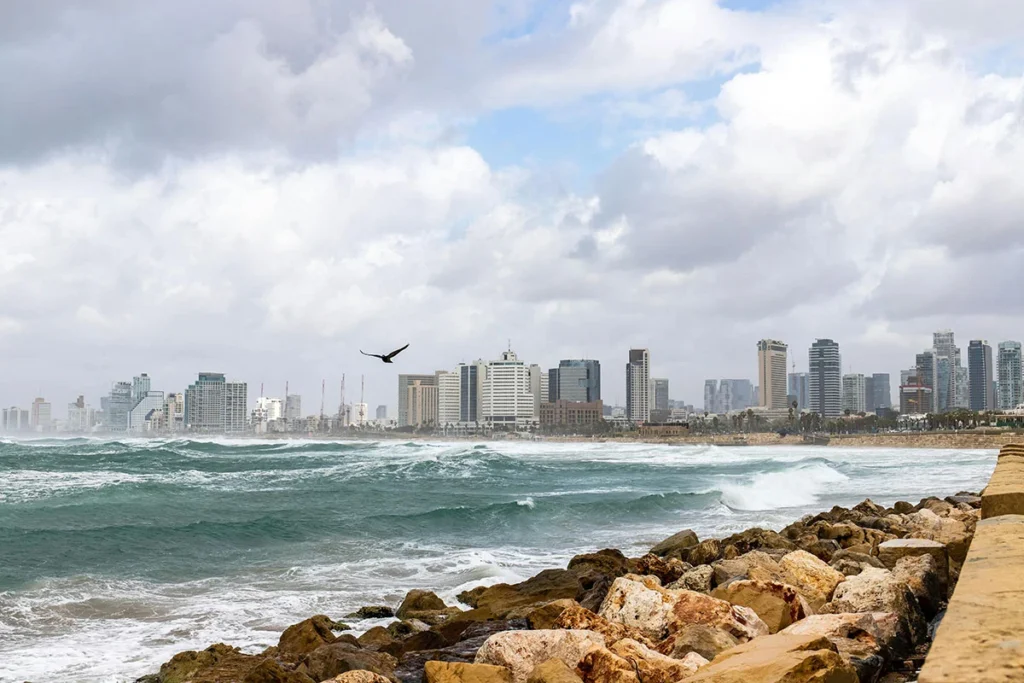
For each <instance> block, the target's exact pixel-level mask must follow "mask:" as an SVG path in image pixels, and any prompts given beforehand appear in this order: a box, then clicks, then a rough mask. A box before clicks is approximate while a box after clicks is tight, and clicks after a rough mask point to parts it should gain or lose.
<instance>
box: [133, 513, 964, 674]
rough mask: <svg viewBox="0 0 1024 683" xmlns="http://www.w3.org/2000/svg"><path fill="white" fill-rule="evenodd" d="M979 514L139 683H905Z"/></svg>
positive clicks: (615, 562) (886, 523)
mask: <svg viewBox="0 0 1024 683" xmlns="http://www.w3.org/2000/svg"><path fill="white" fill-rule="evenodd" d="M980 506H981V499H980V498H979V497H978V496H975V495H971V494H960V495H957V496H952V497H950V498H947V499H945V500H940V499H937V498H928V499H925V500H923V501H921V502H920V503H918V504H916V505H912V504H910V503H904V502H901V503H897V504H895V505H894V506H893V507H891V508H884V507H882V506H879V505H876V504H874V503H872V502H871V501H870V500H867V501H864V502H863V503H861V504H859V505H857V506H855V507H854V508H852V509H845V508H839V507H836V508H833V509H832V510H830V511H828V512H824V513H821V514H819V515H815V516H808V517H805V518H804V519H801V520H799V521H798V522H795V523H793V524H791V525H789V526H788V527H786V528H785V529H782V530H781V531H780V532H776V531H770V530H765V529H749V530H747V531H744V532H742V533H738V534H735V535H733V536H730V537H728V538H724V539H703V540H702V539H699V538H698V537H697V535H696V534H695V533H693V532H692V531H689V530H685V531H681V532H679V533H677V534H675V535H673V536H672V537H670V538H668V539H666V540H665V541H663V542H662V543H659V544H658V545H657V546H655V547H654V548H652V549H651V551H650V552H649V553H648V554H646V555H644V556H643V557H639V558H629V557H626V556H625V555H624V554H623V553H622V552H620V551H618V550H613V549H609V550H602V551H599V552H595V553H590V554H586V555H579V556H577V557H574V558H573V559H572V561H571V562H570V563H569V565H568V566H567V567H566V568H565V569H549V570H545V571H543V572H541V573H540V574H538V575H536V576H534V577H532V578H530V579H527V580H526V581H523V582H521V583H518V584H498V585H495V586H490V587H480V588H475V589H473V590H471V591H467V592H465V593H462V594H460V595H459V596H458V599H459V601H460V602H461V603H462V605H461V606H449V605H447V604H445V603H444V602H443V601H442V600H441V599H440V598H439V597H438V596H437V595H435V594H433V593H430V592H428V591H423V590H413V591H410V592H409V593H408V595H407V596H406V598H405V600H404V601H403V602H402V604H401V605H400V606H398V608H397V609H395V608H393V607H391V606H375V607H367V608H363V609H362V610H360V611H359V612H358V613H356V614H354V615H352V616H353V618H356V617H365V616H368V615H372V616H374V617H385V616H391V615H393V616H394V617H395V621H393V622H392V623H390V624H389V625H388V626H386V627H383V626H378V627H375V628H372V629H370V630H369V631H367V632H365V633H363V634H361V635H360V636H359V637H358V638H357V637H355V636H354V635H353V634H351V633H347V632H346V631H347V630H348V627H347V626H345V625H344V624H341V623H338V622H335V621H333V620H332V619H330V618H328V617H327V616H323V615H319V616H314V617H312V618H310V619H307V620H305V621H303V622H300V623H299V624H295V625H294V626H291V627H289V628H288V629H287V630H286V631H285V632H284V633H283V634H282V636H281V638H280V640H279V642H278V644H277V645H276V646H274V647H271V648H268V649H267V650H265V651H264V652H261V653H258V654H251V653H243V652H241V651H239V650H237V649H235V648H232V647H230V646H228V645H224V644H217V645H213V646H211V647H209V648H207V649H206V650H203V651H200V652H183V653H181V654H179V655H176V656H175V657H174V658H173V659H171V661H169V662H167V663H166V664H164V665H163V666H162V667H161V669H160V671H159V673H156V674H154V675H152V676H148V677H146V678H144V679H140V683H214V682H217V683H225V682H231V681H237V682H239V683H320V682H322V681H340V682H343V683H387V682H388V681H390V682H391V683H679V682H680V681H688V682H689V681H693V682H695V683H696V682H705V681H707V682H717V683H732V682H736V683H739V682H740V681H743V682H744V683H772V682H779V683H781V682H782V681H785V682H786V683H801V682H803V681H807V682H811V681H814V682H815V683H855V682H857V681H860V682H861V683H875V682H879V681H881V682H884V683H899V682H900V681H910V680H913V679H914V677H915V676H916V671H917V669H918V668H919V666H920V663H921V661H922V660H923V657H924V654H925V652H926V651H927V648H928V646H929V642H930V639H931V637H932V636H933V634H934V632H935V625H936V623H937V622H938V621H939V620H940V619H941V618H942V614H943V610H944V609H945V606H946V601H947V599H948V597H949V595H950V592H951V590H952V588H953V587H954V586H955V585H956V583H957V579H958V577H959V574H960V571H961V568H962V566H963V563H964V559H965V557H966V554H967V550H968V548H969V547H970V545H971V542H972V538H973V536H974V531H975V527H976V525H977V523H978V520H979V518H980V516H981V513H980V510H979V508H980Z"/></svg>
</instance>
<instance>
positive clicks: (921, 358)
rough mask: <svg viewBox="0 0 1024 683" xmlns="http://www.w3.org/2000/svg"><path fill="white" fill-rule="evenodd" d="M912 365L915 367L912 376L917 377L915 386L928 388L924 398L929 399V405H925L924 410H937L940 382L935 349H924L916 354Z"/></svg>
mask: <svg viewBox="0 0 1024 683" xmlns="http://www.w3.org/2000/svg"><path fill="white" fill-rule="evenodd" d="M914 367H915V368H916V370H915V373H914V376H915V377H917V386H920V387H925V388H926V389H928V391H927V392H925V394H926V398H927V399H928V400H929V401H931V405H928V406H925V408H926V410H925V411H924V412H927V413H934V412H936V411H937V410H938V408H937V406H938V405H939V404H938V400H939V399H938V393H939V391H938V386H939V383H940V382H939V375H938V367H937V362H936V356H935V351H933V350H926V351H923V352H921V353H919V354H917V358H916V362H915V364H914Z"/></svg>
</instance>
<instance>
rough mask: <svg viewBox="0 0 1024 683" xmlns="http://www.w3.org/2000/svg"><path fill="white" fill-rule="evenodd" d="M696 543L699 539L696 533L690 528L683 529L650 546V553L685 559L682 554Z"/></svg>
mask: <svg viewBox="0 0 1024 683" xmlns="http://www.w3.org/2000/svg"><path fill="white" fill-rule="evenodd" d="M698 543H700V539H699V538H697V534H696V533H694V532H693V530H692V529H683V530H682V531H680V532H679V533H676V534H672V535H671V536H669V537H668V538H666V539H665V540H664V541H662V542H661V543H659V544H658V545H656V546H654V547H653V548H651V554H653V555H657V556H658V557H675V558H678V559H680V560H686V559H687V558H686V557H684V555H685V554H687V553H688V552H689V550H690V548H693V547H694V546H696V545H697V544H698Z"/></svg>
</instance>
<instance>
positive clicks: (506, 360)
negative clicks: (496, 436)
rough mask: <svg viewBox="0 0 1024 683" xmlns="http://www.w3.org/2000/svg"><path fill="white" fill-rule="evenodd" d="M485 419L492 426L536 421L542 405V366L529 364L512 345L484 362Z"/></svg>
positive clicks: (482, 397) (482, 406)
mask: <svg viewBox="0 0 1024 683" xmlns="http://www.w3.org/2000/svg"><path fill="white" fill-rule="evenodd" d="M483 370H484V372H483V374H484V377H483V381H482V382H481V384H480V414H481V421H482V422H484V423H487V424H489V425H491V426H492V427H500V426H505V427H515V426H520V425H525V424H535V423H537V421H538V419H539V418H538V409H539V407H540V367H539V366H537V365H526V363H524V362H523V361H521V360H519V358H518V356H516V354H515V352H514V351H512V350H511V349H510V350H508V351H505V352H503V353H502V354H501V357H500V358H499V359H498V360H494V361H490V362H488V363H486V364H485V365H484V366H483Z"/></svg>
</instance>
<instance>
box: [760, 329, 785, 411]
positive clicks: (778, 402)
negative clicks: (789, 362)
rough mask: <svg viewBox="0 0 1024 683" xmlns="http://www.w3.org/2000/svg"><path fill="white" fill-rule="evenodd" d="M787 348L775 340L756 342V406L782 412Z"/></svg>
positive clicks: (783, 407)
mask: <svg viewBox="0 0 1024 683" xmlns="http://www.w3.org/2000/svg"><path fill="white" fill-rule="evenodd" d="M788 348H789V347H787V346H786V345H785V344H783V343H782V342H780V341H778V340H776V339H762V340H761V341H759V342H757V381H758V397H757V398H758V400H757V403H758V405H760V406H762V407H765V408H767V409H769V410H784V409H785V408H786V407H787V406H786V404H787V403H788V401H787V399H786V396H787V394H788V390H787V387H786V352H787V349H788Z"/></svg>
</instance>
